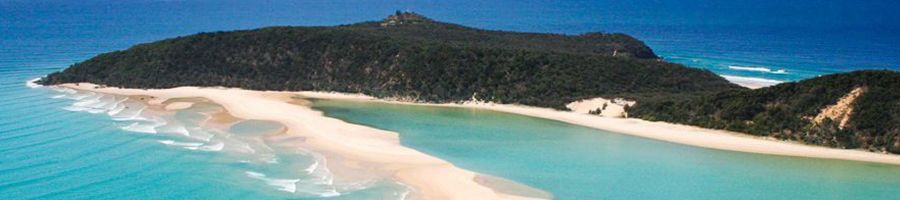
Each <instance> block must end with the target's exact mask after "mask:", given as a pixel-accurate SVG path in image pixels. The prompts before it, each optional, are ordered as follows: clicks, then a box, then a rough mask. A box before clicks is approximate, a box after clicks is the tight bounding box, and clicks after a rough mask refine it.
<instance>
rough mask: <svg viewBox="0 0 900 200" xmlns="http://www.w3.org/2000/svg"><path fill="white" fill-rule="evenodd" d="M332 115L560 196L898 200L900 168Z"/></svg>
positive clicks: (495, 116) (377, 114) (537, 129)
mask: <svg viewBox="0 0 900 200" xmlns="http://www.w3.org/2000/svg"><path fill="white" fill-rule="evenodd" d="M314 108H316V109H320V110H323V111H324V112H325V115H326V116H330V117H336V118H339V119H343V120H346V121H348V122H352V123H357V124H363V125H366V126H372V127H376V128H380V129H385V130H391V131H395V132H398V133H400V140H401V143H402V144H403V145H406V146H409V147H412V148H414V149H417V150H420V151H423V152H426V153H428V154H431V155H435V156H437V157H439V158H443V159H446V160H448V161H450V162H451V163H454V164H456V165H457V166H460V167H462V168H466V169H471V170H474V171H476V172H481V173H487V174H491V175H496V176H500V177H505V178H508V179H511V180H513V181H517V182H520V183H524V184H527V185H530V186H533V187H537V188H540V189H544V190H547V191H549V192H551V193H553V194H554V195H555V196H556V197H557V199H892V198H896V197H897V196H896V195H897V194H898V193H900V166H890V165H882V164H870V163H862V162H851V161H838V160H824V159H809V158H796V157H784V156H769V155H759V154H749V153H739V152H730V151H721V150H712V149H705V148H698V147H690V146H685V145H680V144H673V143H668V142H661V141H656V140H649V139H643V138H638V137H633V136H627V135H622V134H616V133H610V132H606V131H601V130H596V129H590V128H585V127H580V126H575V125H570V124H566V123H562V122H557V121H551V120H545V119H539V118H533V117H526V116H520V115H513V114H506V113H500V112H494V111H486V110H478V109H469V108H443V107H428V106H410V105H396V104H386V103H371V102H370V103H364V102H357V101H338V100H317V101H314Z"/></svg>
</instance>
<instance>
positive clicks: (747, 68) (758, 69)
mask: <svg viewBox="0 0 900 200" xmlns="http://www.w3.org/2000/svg"><path fill="white" fill-rule="evenodd" d="M728 69H732V70H739V71H755V72H765V73H771V74H787V71H785V70H784V69H779V70H772V69H770V68H768V67H750V66H737V65H732V66H728Z"/></svg>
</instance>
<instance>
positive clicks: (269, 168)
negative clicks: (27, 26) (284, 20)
mask: <svg viewBox="0 0 900 200" xmlns="http://www.w3.org/2000/svg"><path fill="white" fill-rule="evenodd" d="M33 81H34V80H31V81H29V82H28V83H26V86H27V87H29V88H37V89H50V90H52V91H54V94H53V95H52V96H51V98H55V99H69V100H71V101H72V102H71V104H69V105H67V106H65V107H62V109H63V110H66V111H72V112H83V113H90V114H96V115H106V116H109V117H110V119H111V120H113V121H114V124H117V126H118V127H119V128H120V129H121V130H124V131H127V132H132V133H139V134H150V135H152V137H151V138H153V139H155V140H156V142H157V143H158V144H159V145H165V146H168V147H171V148H179V149H184V150H186V151H189V152H190V151H195V152H198V153H199V152H206V153H214V154H217V156H219V157H221V158H225V159H226V160H229V162H233V163H235V165H238V166H240V167H242V168H245V170H244V171H243V176H245V177H246V179H247V181H250V182H258V183H260V184H261V185H262V186H265V187H268V188H271V189H272V190H274V191H277V192H282V193H287V194H290V195H289V197H290V198H313V199H328V198H332V197H340V196H348V195H349V196H354V193H367V190H378V191H381V190H390V192H383V191H382V192H376V193H386V194H387V195H386V196H385V195H378V196H379V197H378V198H380V199H405V198H406V196H407V195H408V193H409V192H410V189H409V188H408V187H406V186H403V185H402V184H400V183H397V182H394V181H392V180H357V181H352V182H348V183H335V179H334V175H333V174H332V173H331V172H330V171H329V169H328V167H327V162H326V159H325V157H324V156H322V155H320V154H318V153H315V152H313V151H309V150H307V149H303V148H301V147H297V146H296V145H290V144H287V143H288V142H291V141H294V140H290V139H271V138H273V137H271V136H272V134H279V133H280V132H260V133H246V132H241V133H238V132H232V131H231V130H230V128H229V127H232V126H234V125H235V124H240V123H244V124H243V126H245V127H246V126H253V124H252V123H255V122H254V121H253V120H241V119H238V121H233V122H226V123H220V122H211V121H213V120H211V119H212V118H213V114H216V113H219V112H224V108H223V107H221V106H219V105H217V104H213V103H210V102H194V104H193V105H192V106H191V107H189V108H187V109H183V110H177V111H167V110H165V109H161V108H159V107H160V106H151V105H148V104H147V103H145V102H143V101H141V100H138V99H134V98H132V97H126V96H118V95H109V94H101V93H95V92H87V91H77V90H73V89H69V88H61V87H42V86H40V85H37V84H34V83H33ZM217 123H218V124H217ZM248 123H250V125H247V124H248ZM269 124H272V123H271V122H270V123H269ZM261 130H263V129H261ZM286 146H288V147H286ZM385 188H387V189H385ZM369 193H371V192H369ZM363 196H365V195H363ZM367 197H368V196H367Z"/></svg>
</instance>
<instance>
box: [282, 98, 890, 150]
mask: <svg viewBox="0 0 900 200" xmlns="http://www.w3.org/2000/svg"><path fill="white" fill-rule="evenodd" d="M298 93H299V94H301V95H303V96H305V97H309V98H320V99H339V100H357V101H376V102H383V103H393V104H405V105H418V106H441V107H459V108H474V109H486V110H492V111H499V112H506V113H512V114H519V115H525V116H531V117H537V118H543V119H549V120H556V121H561V122H565V123H569V124H574V125H579V126H585V127H590V128H595V129H600V130H606V131H611V132H615V133H620V134H627V135H632V136H638V137H643V138H649V139H654V140H661V141H666V142H672V143H678V144H684V145H690V146H695V147H703V148H711V149H718V150H726V151H737V152H746V153H758V154H768V155H779V156H794V157H808V158H820V159H836V160H848V161H861V162H871V163H881V164H891V165H900V155H891V154H882V153H875V152H867V151H863V150H858V149H836V148H828V147H822V146H813V145H807V144H802V143H798V142H791V141H782V140H776V139H772V138H767V137H759V136H752V135H749V134H743V133H737V132H731V131H725V130H715V129H706V128H700V127H694V126H688V125H680V124H673V123H667V122H651V121H645V120H641V119H631V118H612V117H600V116H595V115H589V114H583V113H575V112H567V111H558V110H553V109H550V108H539V107H532V106H522V105H509V104H495V103H490V102H474V101H469V102H464V103H461V104H459V103H443V104H433V103H411V102H401V101H393V100H384V99H378V98H375V97H370V96H366V95H361V94H344V93H334V92H298Z"/></svg>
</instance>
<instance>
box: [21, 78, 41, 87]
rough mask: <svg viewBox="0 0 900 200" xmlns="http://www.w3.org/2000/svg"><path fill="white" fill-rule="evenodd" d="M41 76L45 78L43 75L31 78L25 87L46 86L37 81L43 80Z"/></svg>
mask: <svg viewBox="0 0 900 200" xmlns="http://www.w3.org/2000/svg"><path fill="white" fill-rule="evenodd" d="M41 78H43V77H37V78H34V79H31V80H28V81H27V82H25V87H28V88H40V87H44V86H43V85H41V84H37V83H36V82H37V81H39V80H41Z"/></svg>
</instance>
